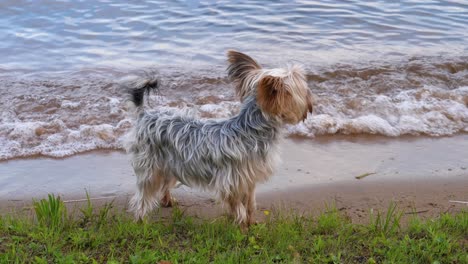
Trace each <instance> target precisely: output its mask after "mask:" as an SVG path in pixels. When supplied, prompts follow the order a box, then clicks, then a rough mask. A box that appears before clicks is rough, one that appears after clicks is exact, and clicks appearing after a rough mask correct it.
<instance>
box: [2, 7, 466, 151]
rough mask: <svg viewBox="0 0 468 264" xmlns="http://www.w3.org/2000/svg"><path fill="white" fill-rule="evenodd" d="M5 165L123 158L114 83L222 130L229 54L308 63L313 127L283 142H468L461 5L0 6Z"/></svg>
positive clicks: (230, 97) (122, 118)
mask: <svg viewBox="0 0 468 264" xmlns="http://www.w3.org/2000/svg"><path fill="white" fill-rule="evenodd" d="M0 28H1V30H0V39H2V41H1V42H0V98H2V99H1V102H2V104H1V105H0V109H1V116H0V160H5V159H11V158H16V157H25V156H34V155H47V156H53V157H62V156H67V155H72V154H75V153H79V152H83V151H87V150H92V149H97V148H116V149H118V148H121V142H120V140H121V138H122V136H123V134H124V133H125V132H126V131H127V129H128V127H129V125H130V123H129V120H128V119H127V118H126V109H125V102H124V96H123V95H122V92H121V91H120V90H119V89H118V86H117V85H116V84H115V83H116V80H117V79H119V78H121V77H123V76H124V75H126V74H128V73H129V72H132V71H138V70H142V69H148V68H152V69H157V70H158V71H159V72H160V74H161V77H162V80H163V83H164V87H165V88H163V91H162V96H161V97H153V98H152V103H151V104H152V106H153V107H155V106H156V105H157V106H158V107H166V108H185V107H187V108H189V109H191V111H193V112H194V113H195V114H198V115H200V116H201V117H202V118H226V117H229V116H231V115H233V114H235V113H236V112H237V110H238V108H239V103H238V101H237V99H236V97H235V96H234V94H233V90H232V87H231V85H230V84H229V83H228V82H227V80H226V78H225V71H224V69H225V67H226V64H225V52H226V50H227V49H237V50H240V51H243V52H246V53H248V54H250V55H252V56H253V57H255V58H256V59H257V60H258V61H259V62H260V63H261V64H262V65H265V66H281V65H282V64H284V63H286V62H300V63H302V64H304V66H305V68H306V70H307V74H308V80H309V86H310V88H311V90H312V92H313V93H314V97H315V101H316V104H315V106H314V115H313V116H309V118H308V119H307V120H306V121H305V122H304V123H302V124H299V125H297V126H292V127H287V132H288V134H289V135H301V136H305V137H315V136H321V135H327V134H357V135H361V134H362V135H365V134H379V135H384V136H390V137H398V136H402V135H428V136H447V135H454V134H460V133H461V134H463V133H467V132H468V109H467V105H468V1H398V2H394V3H393V2H391V1H374V2H372V3H369V2H367V1H337V0H333V1H296V2H294V3H291V2H290V1H275V2H271V3H266V2H264V1H226V2H222V1H216V2H215V1H208V2H198V1H167V2H165V1H133V2H132V3H131V4H130V3H121V2H119V1H88V0H84V1H40V2H38V1H11V0H6V1H2V2H1V3H0Z"/></svg>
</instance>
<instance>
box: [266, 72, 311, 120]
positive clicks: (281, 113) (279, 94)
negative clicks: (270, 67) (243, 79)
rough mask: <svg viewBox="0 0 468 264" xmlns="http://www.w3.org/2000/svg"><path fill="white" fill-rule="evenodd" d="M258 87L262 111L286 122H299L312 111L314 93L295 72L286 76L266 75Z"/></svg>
mask: <svg viewBox="0 0 468 264" xmlns="http://www.w3.org/2000/svg"><path fill="white" fill-rule="evenodd" d="M299 76H300V75H299ZM257 89H258V90H257V102H258V104H259V106H260V108H261V109H262V111H264V112H266V113H268V114H271V115H274V116H277V117H279V118H281V119H282V120H283V121H284V122H285V123H289V124H296V123H299V122H300V121H302V120H304V119H305V118H306V117H307V113H308V112H310V113H312V95H311V94H310V91H309V90H308V87H307V84H306V82H305V80H303V79H301V78H300V77H298V76H297V75H296V73H295V72H291V73H290V74H287V75H285V76H284V77H282V76H272V75H265V76H264V77H263V78H262V79H260V81H259V84H258V88H257Z"/></svg>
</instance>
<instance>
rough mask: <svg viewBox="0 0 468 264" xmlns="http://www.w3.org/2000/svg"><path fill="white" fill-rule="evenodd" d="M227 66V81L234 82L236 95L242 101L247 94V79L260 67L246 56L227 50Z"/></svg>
mask: <svg viewBox="0 0 468 264" xmlns="http://www.w3.org/2000/svg"><path fill="white" fill-rule="evenodd" d="M227 57H228V62H229V66H228V68H227V71H228V76H229V79H230V80H231V81H233V82H235V85H236V93H237V95H238V96H240V98H241V99H243V98H244V97H245V96H246V95H247V93H248V92H249V89H250V88H249V87H248V80H249V77H252V75H253V74H254V73H255V72H256V71H257V70H259V69H261V68H262V67H261V66H260V65H259V64H258V63H257V62H256V61H255V60H254V59H252V58H251V57H249V56H248V55H246V54H244V53H241V52H238V51H235V50H229V51H228V53H227Z"/></svg>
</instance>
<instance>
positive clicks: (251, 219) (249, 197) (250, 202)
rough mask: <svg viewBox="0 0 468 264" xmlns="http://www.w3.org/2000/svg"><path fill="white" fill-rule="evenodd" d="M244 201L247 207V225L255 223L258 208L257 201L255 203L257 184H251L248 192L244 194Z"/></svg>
mask: <svg viewBox="0 0 468 264" xmlns="http://www.w3.org/2000/svg"><path fill="white" fill-rule="evenodd" d="M243 203H244V205H245V207H246V208H247V225H252V224H255V223H256V221H255V216H254V213H255V210H256V203H255V184H253V185H252V186H249V189H248V192H247V194H246V195H245V196H244V199H243Z"/></svg>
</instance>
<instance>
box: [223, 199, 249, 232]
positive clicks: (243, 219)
mask: <svg viewBox="0 0 468 264" xmlns="http://www.w3.org/2000/svg"><path fill="white" fill-rule="evenodd" d="M239 196H240V195H239V194H235V193H233V194H229V196H228V197H227V203H228V204H229V208H230V211H231V215H232V216H233V217H234V221H235V222H236V223H238V224H240V225H241V227H242V228H244V227H246V226H247V211H246V209H245V206H244V204H243V203H242V201H241V197H239Z"/></svg>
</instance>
